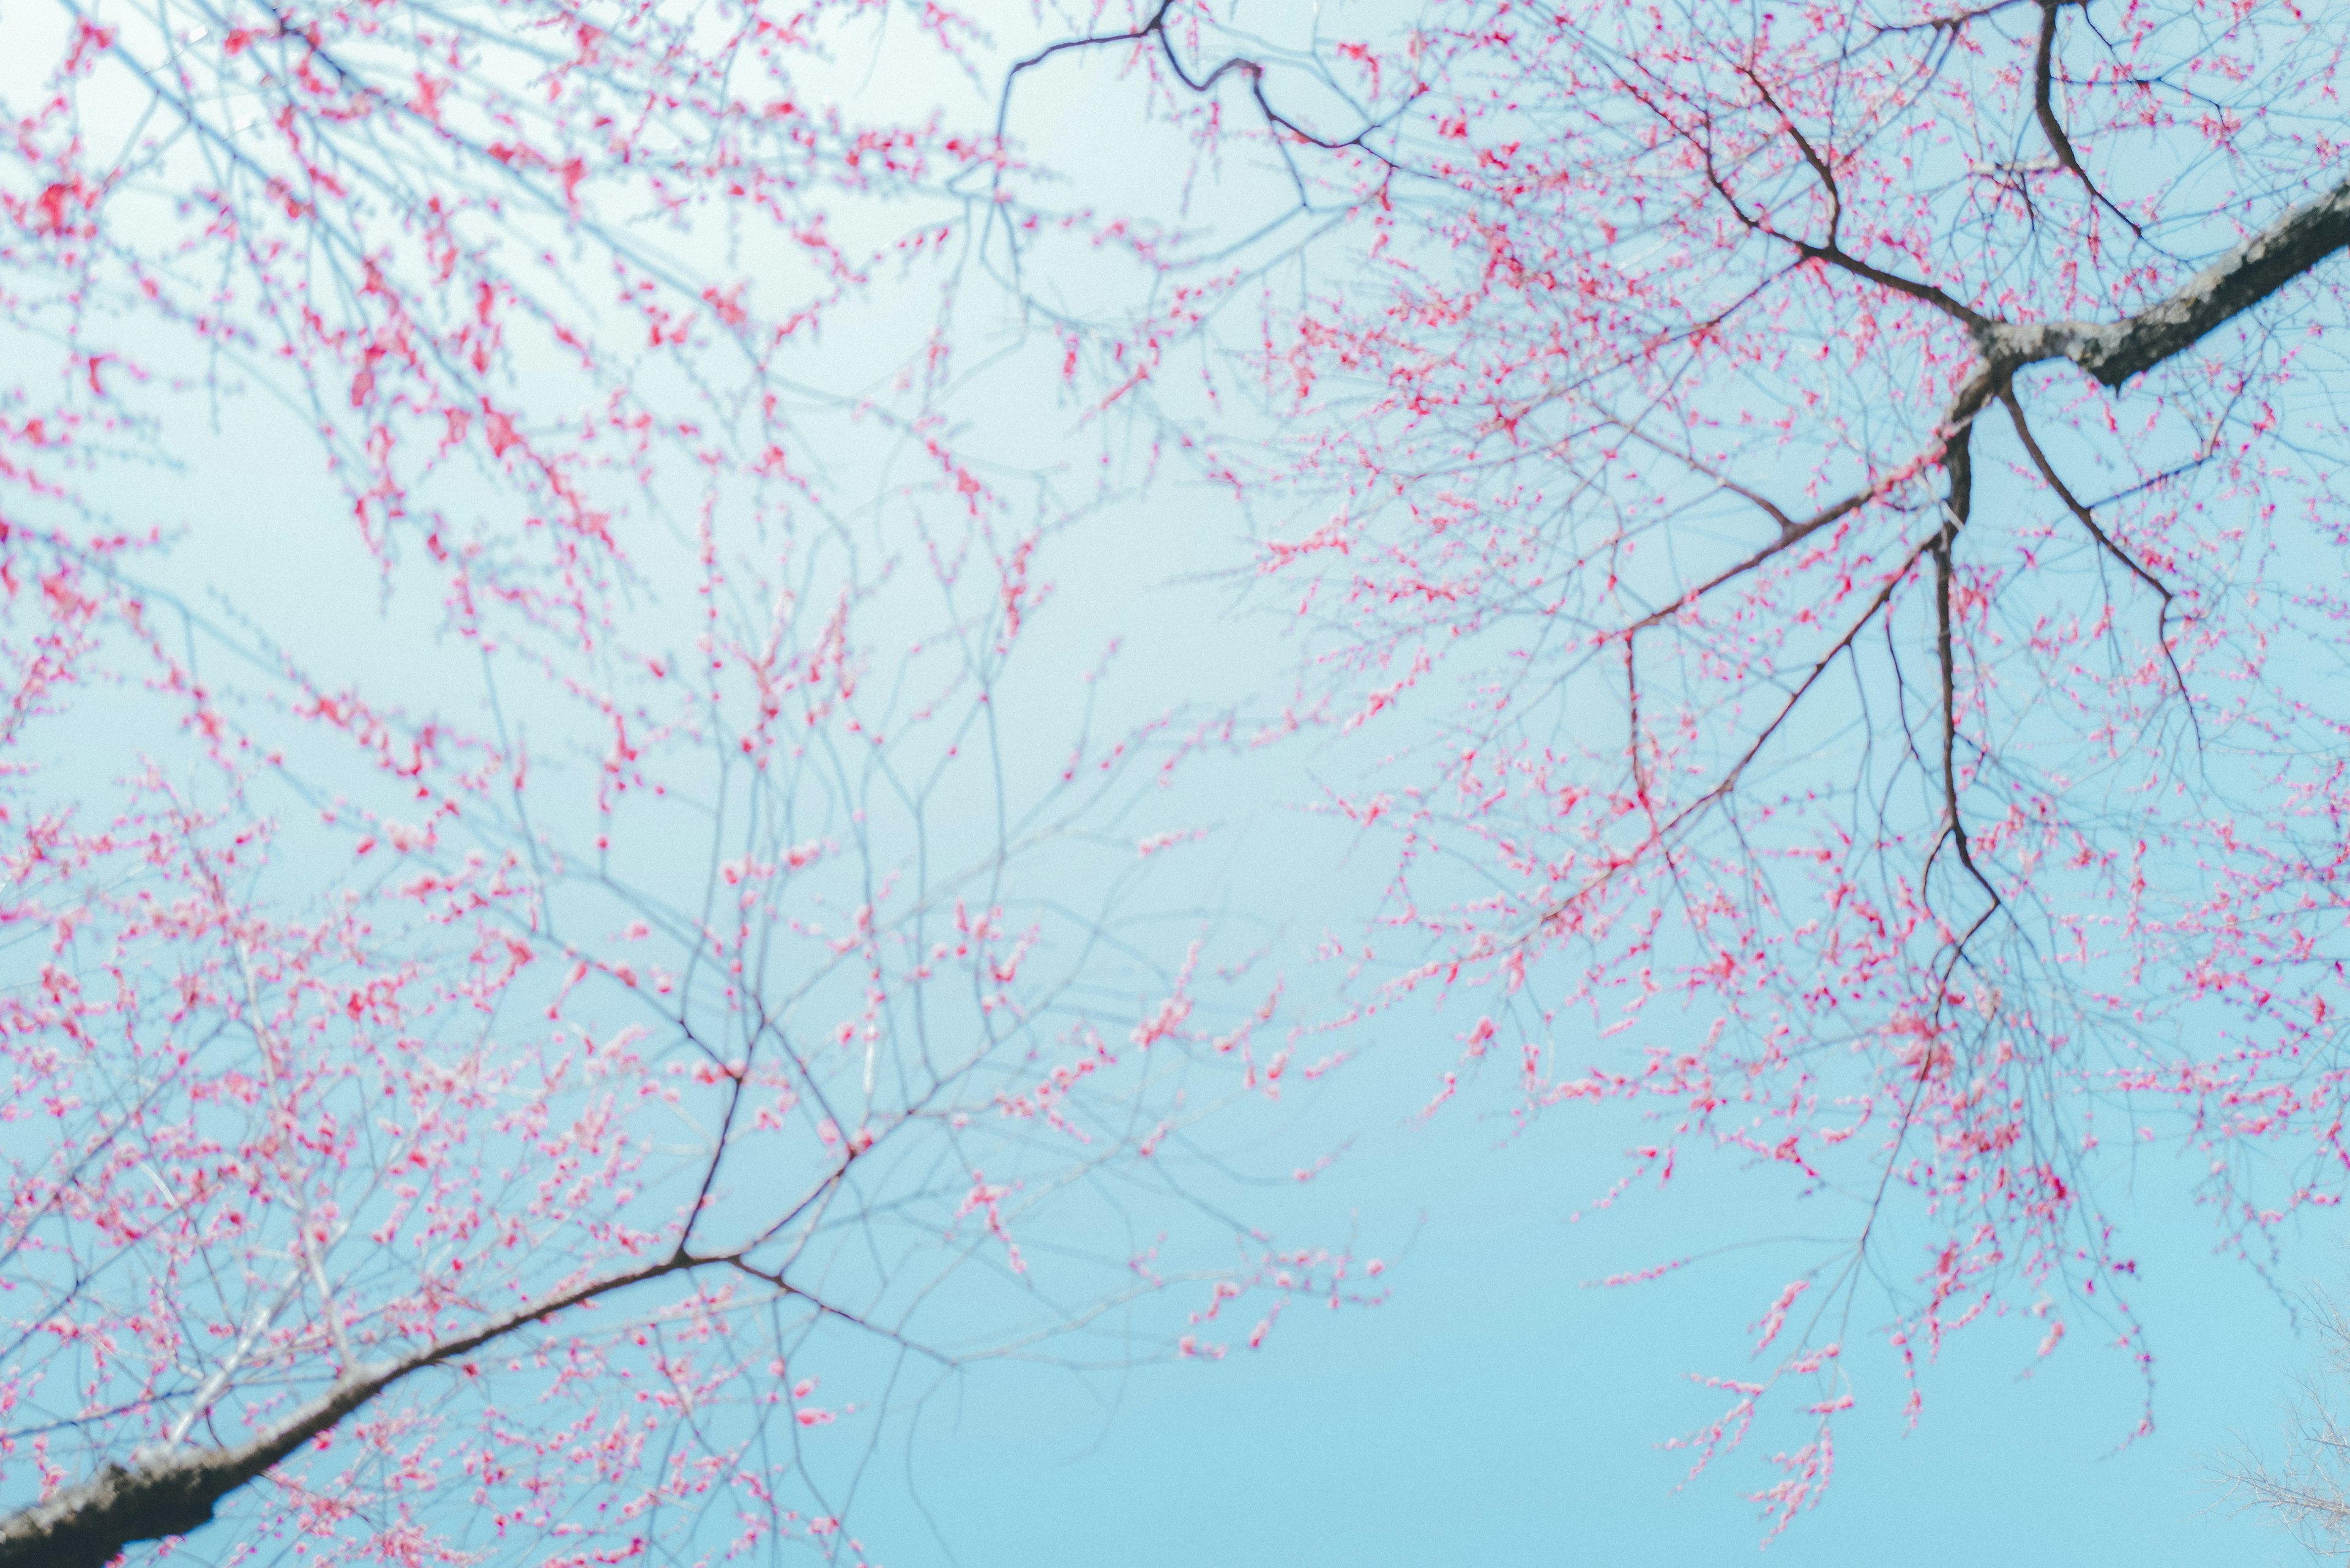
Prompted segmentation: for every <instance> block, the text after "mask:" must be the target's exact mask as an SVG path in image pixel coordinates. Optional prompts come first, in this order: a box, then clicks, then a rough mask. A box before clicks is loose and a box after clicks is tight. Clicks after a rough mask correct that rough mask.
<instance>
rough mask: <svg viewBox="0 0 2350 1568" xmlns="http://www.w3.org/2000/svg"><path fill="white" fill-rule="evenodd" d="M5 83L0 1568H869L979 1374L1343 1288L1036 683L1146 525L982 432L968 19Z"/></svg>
mask: <svg viewBox="0 0 2350 1568" xmlns="http://www.w3.org/2000/svg"><path fill="white" fill-rule="evenodd" d="M1055 26H1062V27H1063V28H1064V30H1066V24H1061V23H1056V24H1055ZM5 27H6V36H7V42H8V49H7V51H6V53H7V54H8V56H9V57H10V60H11V63H10V65H9V66H8V67H6V78H5V85H0V91H5V102H6V114H7V117H8V119H9V121H10V124H11V125H12V127H13V140H12V141H11V145H10V149H9V151H8V152H7V154H6V155H5V158H0V205H5V217H4V218H0V290H5V297H0V332H5V339H6V342H7V345H8V353H7V357H6V364H7V366H8V369H7V370H6V371H5V383H0V648H5V653H0V666H5V681H6V685H7V693H8V695H7V701H6V705H5V720H0V749H5V758H6V762H5V784H0V813H5V818H0V820H5V834H0V855H5V864H6V867H7V873H6V881H5V893H0V924H5V930H6V933H7V953H8V957H7V960H6V962H7V966H8V971H7V981H8V983H7V986H6V989H5V996H0V1056H5V1074H6V1075H7V1077H8V1080H9V1082H10V1084H11V1085H12V1093H11V1096H10V1099H9V1103H8V1105H7V1106H6V1108H5V1112H0V1158H5V1181H6V1195H7V1215H8V1218H7V1220H6V1221H5V1240H0V1257H5V1266H0V1339H5V1351H0V1467H5V1468H0V1476H5V1480H0V1487H5V1500H0V1502H4V1503H5V1506H6V1507H7V1508H8V1509H9V1510H10V1511H8V1512H7V1513H6V1514H5V1517H0V1563H41V1564H45V1565H49V1568H67V1565H70V1564H91V1565H95V1564H99V1563H107V1562H109V1561H111V1560H113V1559H114V1558H115V1557H116V1556H117V1554H118V1553H120V1552H122V1551H123V1550H124V1549H125V1548H126V1547H130V1546H132V1545H134V1544H135V1543H138V1542H152V1541H157V1540H161V1539H163V1538H167V1537H176V1536H186V1535H189V1534H190V1532H198V1533H197V1534H196V1535H195V1537H194V1539H193V1540H192V1542H187V1543H184V1544H183V1546H182V1548H181V1550H182V1551H193V1552H199V1553H203V1552H209V1553H211V1554H212V1556H213V1559H214V1560H216V1561H221V1562H241V1561H247V1560H256V1559H258V1558H259V1557H261V1556H262V1555H264V1554H266V1553H270V1552H280V1551H285V1550H293V1551H296V1552H298V1553H299V1554H301V1555H303V1556H304V1557H305V1558H306V1559H307V1560H309V1561H318V1562H342V1561H397V1562H401V1563H460V1562H463V1563H477V1562H484V1561H502V1562H503V1561H512V1562H516V1563H523V1562H527V1563H567V1564H568V1563H590V1562H619V1561H629V1560H637V1559H639V1558H650V1557H656V1556H657V1557H660V1558H661V1559H662V1560H669V1561H681V1562H683V1561H704V1560H716V1558H718V1557H720V1556H723V1555H725V1554H727V1553H733V1554H736V1555H741V1554H745V1553H753V1554H758V1555H760V1556H761V1557H762V1560H765V1559H769V1558H781V1557H784V1556H787V1555H790V1554H792V1553H793V1552H808V1553H812V1554H814V1555H816V1556H819V1557H821V1558H824V1559H825V1560H827V1561H843V1562H857V1561H863V1560H864V1558H865V1555H866V1547H865V1545H864V1544H863V1542H862V1540H861V1538H860V1537H859V1536H858V1534H857V1532H856V1531H855V1528H854V1527H853V1525H852V1524H851V1523H850V1522H849V1520H850V1517H851V1516H850V1513H849V1504H850V1502H851V1501H852V1500H853V1498H854V1495H855V1493H856V1490H857V1489H858V1484H859V1482H860V1480H861V1479H862V1478H863V1477H864V1476H865V1474H866V1470H867V1468H868V1465H869V1463H870V1461H871V1459H872V1457H873V1455H874V1453H875V1451H876V1445H877V1444H878V1443H879V1441H880V1439H881V1434H882V1433H883V1431H884V1429H885V1427H886V1426H888V1424H889V1423H892V1422H894V1423H897V1424H898V1426H899V1427H903V1426H904V1425H906V1424H908V1423H912V1422H918V1421H919V1419H920V1412H921V1409H922V1407H923V1403H924V1400H925V1399H926V1398H927V1397H928V1396H929V1395H931V1393H933V1392H935V1391H936V1390H938V1389H940V1388H941V1387H948V1386H955V1379H956V1378H957V1377H958V1376H961V1374H962V1369H964V1368H966V1367H968V1366H971V1365H972V1364H973V1363H974V1362H975V1361H977V1360H980V1359H983V1358H986V1357H991V1356H1025V1357H1029V1358H1032V1359H1038V1360H1045V1361H1050V1362H1054V1363H1055V1364H1060V1365H1066V1366H1076V1367H1085V1366H1125V1365H1128V1364H1129V1363H1131V1362H1133V1361H1135V1360H1137V1359H1141V1358H1148V1357H1150V1356H1154V1355H1166V1356H1170V1357H1181V1356H1192V1355H1199V1356H1207V1355H1216V1354H1221V1352H1222V1349H1223V1348H1224V1347H1225V1346H1227V1345H1235V1344H1239V1343H1242V1342H1243V1341H1245V1342H1247V1343H1251V1344H1253V1343H1260V1342H1262V1340H1263V1337H1264V1336H1265V1334H1266V1333H1267V1332H1268V1331H1269V1329H1270V1328H1271V1326H1272V1324H1273V1320H1274V1317H1275V1316H1276V1315H1278V1314H1279V1312H1280V1310H1281V1308H1282V1305H1283V1304H1284V1303H1287V1302H1290V1301H1295V1300H1312V1301H1315V1302H1320V1303H1327V1304H1329V1305H1331V1306H1336V1305H1339V1304H1341V1303H1342V1302H1344V1301H1347V1300H1351V1299H1360V1298H1361V1296H1362V1294H1363V1293H1365V1292H1366V1291H1368V1292H1371V1293H1376V1291H1377V1289H1378V1286H1377V1284H1376V1283H1375V1282H1371V1280H1370V1276H1371V1275H1375V1274H1376V1273H1377V1272H1378V1267H1377V1265H1376V1264H1371V1265H1362V1264H1358V1263H1357V1262H1355V1261H1354V1260H1352V1259H1350V1258H1349V1257H1348V1256H1347V1255H1346V1254H1345V1253H1344V1252H1342V1251H1341V1252H1331V1251H1315V1250H1314V1249H1312V1248H1310V1247H1306V1248H1300V1247H1296V1246H1292V1245H1289V1244H1287V1243H1285V1242H1278V1241H1274V1240H1273V1239H1271V1238H1270V1237H1269V1236H1268V1235H1267V1234H1266V1233H1265V1232H1264V1231H1262V1230H1260V1229H1259V1228H1257V1227H1256V1226H1254V1225H1253V1224H1251V1223H1249V1222H1248V1221H1247V1220H1244V1219H1243V1218H1236V1217H1235V1216H1234V1211H1233V1210H1230V1209H1229V1208H1227V1207H1226V1206H1225V1199H1226V1198H1227V1197H1229V1196H1230V1191H1229V1189H1232V1182H1233V1179H1235V1178H1242V1179H1245V1178H1246V1177H1247V1176H1248V1174H1249V1172H1248V1171H1247V1170H1245V1169H1243V1168H1237V1167H1235V1166H1232V1165H1231V1164H1228V1163H1227V1162H1226V1161H1225V1160H1224V1158H1223V1157H1224V1156H1225V1155H1226V1154H1227V1153H1229V1152H1231V1151H1232V1148H1233V1147H1235V1145H1236V1143H1245V1141H1246V1140H1247V1139H1248V1138H1249V1137H1252V1136H1253V1134H1252V1132H1251V1129H1252V1128H1253V1127H1256V1126H1257V1123H1258V1121H1260V1120H1261V1119H1262V1118H1261V1116H1259V1113H1258V1112H1257V1111H1256V1110H1255V1109H1253V1107H1263V1106H1268V1105H1269V1104H1270V1102H1271V1101H1272V1100H1274V1099H1276V1098H1277V1097H1278V1096H1279V1094H1280V1091H1281V1087H1282V1083H1283V1075H1284V1067H1285V1066H1286V1065H1287V1061H1288V1058H1287V1055H1286V1054H1285V1052H1284V1051H1283V1050H1282V1049H1281V1047H1280V1042H1279V1041H1278V1039H1275V1038H1271V1037H1270V1035H1269V1032H1268V1025H1267V1022H1266V1021H1267V1020H1269V1019H1271V1018H1272V1017H1273V1016H1274V1012H1275V1007H1276V1002H1277V1000H1278V996H1279V982H1278V980H1277V977H1275V976H1274V974H1272V973H1271V972H1270V971H1269V970H1267V968H1266V966H1265V965H1264V964H1263V961H1262V955H1261V952H1260V949H1261V948H1262V945H1263V944H1262V933H1261V932H1259V931H1256V930H1254V929H1251V928H1249V927H1248V926H1247V924H1246V922H1244V921H1237V920H1221V919H1213V918H1211V917H1210V915H1208V914H1207V913H1204V912H1202V911H1203V909H1205V903H1204V901H1203V900H1201V898H1199V896H1198V894H1197V890H1196V889H1197V883H1196V880H1187V879H1185V878H1183V877H1174V878H1173V879H1171V880H1170V879H1169V878H1168V877H1164V876H1162V875H1161V874H1160V873H1161V868H1162V867H1165V866H1167V865H1168V864H1169V863H1170V862H1171V861H1177V860H1180V857H1181V855H1182V853H1183V850H1184V846H1186V845H1188V844H1189V843H1191V841H1192V840H1191V834H1190V831H1189V826H1188V824H1187V823H1185V822H1184V821H1183V820H1181V819H1180V808H1179V807H1170V806H1169V805H1165V804H1164V803H1165V802H1167V801H1168V800H1170V799H1171V798H1173V796H1172V795H1171V794H1170V791H1168V790H1166V789H1164V788H1161V787H1160V782H1161V778H1162V765H1163V763H1165V761H1166V760H1167V758H1168V756H1169V754H1170V744H1171V742H1170V741H1169V739H1168V735H1169V733H1170V732H1169V731H1168V730H1167V727H1166V725H1165V723H1163V722H1159V721H1153V720H1151V719H1149V717H1148V716H1145V717H1143V718H1141V719H1137V718H1136V717H1135V716H1134V715H1133V713H1132V711H1130V710H1121V709H1119V708H1118V705H1117V700H1116V699H1115V698H1114V697H1103V698H1101V700H1100V702H1099V705H1098V710H1097V706H1096V704H1095V701H1094V699H1095V696H1096V695H1097V694H1098V693H1100V692H1103V691H1114V689H1115V673H1114V671H1110V672H1106V671H1104V670H1099V669H1096V670H1092V671H1091V673H1087V671H1086V670H1081V669H1070V668H1067V667H1066V657H1067V656H1066V639H1065V642H1064V644H1063V645H1061V646H1059V647H1057V648H1056V647H1055V646H1054V645H1047V647H1046V650H1045V652H1044V653H1042V654H1036V653H1032V652H1031V651H1030V649H1032V647H1034V646H1035V642H1036V639H1037V637H1038V635H1039V633H1038V628H1040V627H1045V628H1050V627H1051V626H1052V625H1053V624H1054V617H1055V613H1056V606H1055V601H1054V599H1053V597H1052V593H1051V584H1052V579H1051V577H1050V576H1048V573H1049V572H1050V571H1052V570H1053V566H1052V563H1053V562H1054V561H1055V560H1056V559H1057V558H1058V557H1057V556H1056V555H1055V552H1056V550H1057V549H1059V548H1060V545H1061V542H1062V541H1063V540H1064V539H1065V538H1066V537H1069V536H1071V535H1072V532H1073V531H1081V529H1082V526H1083V525H1084V524H1085V523H1086V520H1087V517H1088V516H1089V515H1090V514H1092V513H1093V512H1094V511H1095V510H1097V509H1098V508H1099V507H1100V506H1101V505H1102V504H1104V503H1105V501H1106V499H1107V498H1108V497H1110V496H1111V495H1112V493H1113V492H1114V491H1115V490H1116V488H1117V486H1118V485H1119V484H1121V483H1124V481H1123V480H1122V479H1120V478H1119V477H1118V474H1117V472H1115V465H1109V466H1103V465H1098V464H1097V465H1094V466H1092V467H1086V466H1082V465H1080V466H1079V467H1077V468H1076V470H1074V471H1071V470H1069V469H1068V467H1067V464H1066V462H1065V458H1064V456H1062V455H1055V453H1054V452H1052V451H1050V450H1049V448H1048V447H1040V446H1039V445H1038V444H1037V443H1035V442H1034V441H1031V442H1029V443H1028V444H1027V445H1025V446H1023V445H1021V444H1020V443H1019V442H1018V441H1005V440H999V439H998V436H999V435H1000V433H1001V432H998V431H993V430H992V429H991V428H990V427H989V426H988V422H987V419H986V417H985V416H987V415H988V413H989V412H990V410H991V409H993V408H996V407H999V406H1000V405H1001V404H1003V402H1004V400H1006V398H1007V394H1006V393H1005V391H1004V390H1003V384H1002V382H1001V380H1000V379H999V380H997V381H990V380H989V379H987V376H986V374H985V368H984V365H983V364H982V365H979V366H976V367H974V366H973V364H972V361H973V360H974V359H975V358H982V359H983V355H980V354H978V353H977V352H976V351H975V350H974V348H973V345H974V344H976V345H978V346H980V347H985V346H986V345H989V344H991V343H993V342H995V341H997V340H998V337H1000V334H996V328H997V327H998V326H1000V325H1001V323H1002V321H1003V320H1004V319H1006V317H1003V309H1004V307H1003V298H1005V297H1006V296H1003V295H1002V294H1001V291H1000V290H995V289H994V286H993V285H992V284H988V283H986V282H985V275H984V271H983V269H975V268H974V265H973V264H972V259H971V258H972V254H974V253H973V252H972V244H974V243H975V242H974V241H973V240H972V238H971V236H972V234H974V233H975V232H976V230H977V229H978V228H980V227H984V226H985V225H986V224H993V223H1006V224H1010V225H1011V226H1013V227H1014V229H1027V228H1038V229H1041V228H1045V227H1049V226H1051V225H1052V224H1053V223H1059V222H1061V219H1060V218H1059V217H1058V216H1056V215H1055V214H1050V213H1041V212H1037V211H1032V210H1031V209H1029V208H1027V207H1025V206H1024V205H1023V204H1022V203H1020V202H1017V201H1014V200H1011V199H1010V198H1008V197H1005V196H1003V193H1002V192H1001V191H1000V189H999V185H1000V180H1001V177H1002V176H1003V173H1004V171H1006V170H1007V169H1009V168H1011V167H1013V161H1011V160H1009V159H1007V157H1006V156H1005V155H1003V153H1002V152H1001V151H999V145H998V143H997V142H996V140H995V139H994V136H993V132H992V130H991V129H990V126H989V123H988V118H987V111H988V110H989V109H991V108H992V99H990V98H989V97H988V96H987V94H986V93H984V92H978V91H975V90H973V89H972V84H974V83H977V84H979V85H980V86H981V87H986V88H992V87H993V82H994V78H991V77H990V76H989V75H988V72H989V70H990V69H991V68H993V67H990V65H989V61H990V60H991V59H993V56H991V55H989V54H988V53H987V52H986V49H987V47H988V46H986V45H985V40H984V39H983V37H982V35H981V34H980V32H979V30H978V29H977V27H976V26H975V25H974V24H973V23H972V21H971V20H970V19H969V18H966V17H963V16H958V15H955V14H952V13H951V12H948V11H946V10H944V9H942V8H941V7H938V6H936V5H912V4H908V5H896V4H888V5H868V4H862V3H854V4H852V3H846V0H844V3H843V4H840V5H831V4H828V3H819V4H817V5H810V6H803V7H800V8H798V9H796V10H789V11H785V10H776V9H774V8H771V7H768V6H766V5H763V4H760V3H759V0H746V3H742V4H734V3H732V0H730V3H729V4H726V5H716V6H695V7H683V6H665V5H657V6H629V5H621V6H599V5H586V6H579V5H571V4H568V3H567V0H564V3H556V0H518V3H484V4H478V5H477V4H473V3H472V0H460V3H459V4H457V5H396V6H395V5H372V4H357V5H342V4H330V5H321V6H317V7H308V8H304V7H295V8H291V9H287V8H281V7H276V6H265V5H242V4H215V3H214V0H167V3H165V4H162V5H155V6H147V7H117V6H114V5H110V4H108V3H105V0H99V3H96V4H88V5H85V4H82V3H81V0H62V3H61V4H60V5H58V6H57V8H56V9H55V11H54V12H52V13H50V14H47V16H39V17H36V16H33V15H30V14H27V15H26V16H18V15H16V13H14V12H12V13H11V14H10V16H9V17H8V18H7V21H6V23H5ZM877 72H878V73H879V74H880V75H881V76H882V77H883V78H885V82H884V86H882V87H879V88H877V87H876V86H875V85H874V81H875V77H876V73H877ZM958 92H960V93H962V94H963V97H964V98H965V99H969V101H970V103H971V104H972V106H974V107H973V108H972V112H971V113H970V114H969V115H968V116H967V117H966V118H967V119H969V121H970V123H969V124H968V125H962V126H959V125H958V124H957V123H956V122H955V121H954V119H953V115H952V114H951V113H950V112H949V111H948V110H946V109H941V108H939V107H938V106H939V105H941V104H951V103H953V102H956V101H960V100H958V99H957V98H956V94H957V93H958ZM972 213H978V214H980V215H981V216H982V218H983V220H984V221H985V222H984V223H983V224H976V225H975V224H974V223H972V216H971V215H972ZM974 278H977V279H979V280H980V281H979V282H977V283H974V282H972V279H974ZM992 335H993V336H992ZM1019 396H1020V394H1018V393H1016V392H1014V393H1013V394H1010V397H1011V400H1012V401H1014V403H1016V402H1017V400H1018V398H1019ZM1073 635H1074V636H1075V637H1076V640H1077V641H1078V642H1080V643H1081V642H1082V641H1083V638H1084V635H1085V633H1084V628H1083V627H1082V626H1080V627H1079V628H1078V629H1077V632H1076V633H1075V634H1073ZM1095 651H1096V652H1098V649H1096V650H1095ZM1072 693H1076V694H1077V695H1076V696H1075V697H1073V696H1072ZM1170 811H1177V812H1178V813H1179V815H1177V816H1176V817H1172V818H1170V817H1169V816H1168V813H1169V812H1170ZM1260 1032H1268V1038H1267V1040H1266V1041H1265V1043H1264V1044H1263V1046H1262V1047H1260V1045H1259V1044H1255V1043H1254V1042H1255V1040H1256V1036H1257V1034H1258V1033H1260ZM1307 1071H1308V1069H1306V1068H1305V1065H1304V1064H1302V1063H1301V1064H1300V1065H1299V1069H1298V1072H1297V1073H1295V1074H1292V1075H1290V1076H1289V1079H1288V1082H1289V1083H1291V1084H1295V1082H1297V1081H1298V1077H1299V1076H1300V1075H1303V1074H1305V1072H1307ZM1219 1127H1231V1128H1232V1131H1230V1132H1229V1133H1222V1134H1220V1133H1219V1132H1218V1131H1217V1129H1218V1128H1219ZM1277 1174H1278V1175H1279V1176H1280V1177H1281V1178H1282V1179H1284V1180H1286V1179H1287V1178H1288V1172H1287V1171H1286V1170H1284V1171H1281V1172H1278V1173H1277ZM1252 1325H1253V1326H1252ZM891 1429H895V1428H891ZM216 1516H217V1517H218V1518H219V1519H220V1521H221V1522H220V1523H218V1524H213V1525H211V1527H210V1528H205V1527H206V1526H207V1525H208V1524H209V1523H210V1521H213V1520H214V1519H215V1517H216Z"/></svg>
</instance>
